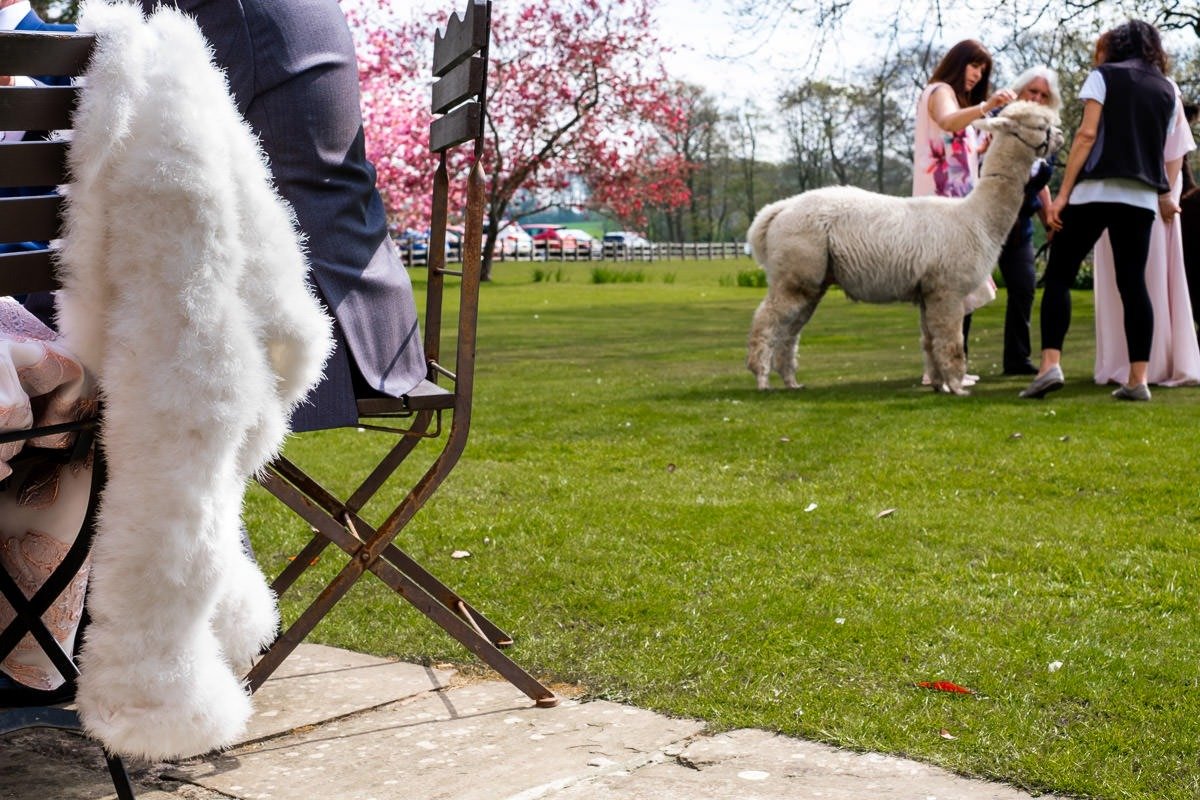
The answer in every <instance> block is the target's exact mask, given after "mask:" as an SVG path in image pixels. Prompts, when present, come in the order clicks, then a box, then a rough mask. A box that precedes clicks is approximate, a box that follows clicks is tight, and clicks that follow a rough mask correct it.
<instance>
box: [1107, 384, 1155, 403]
mask: <svg viewBox="0 0 1200 800" xmlns="http://www.w3.org/2000/svg"><path fill="white" fill-rule="evenodd" d="M1112 396H1113V397H1115V398H1116V399H1118V400H1134V401H1140V402H1146V401H1147V400H1149V399H1150V387H1149V386H1147V385H1146V384H1144V383H1139V384H1138V385H1137V386H1124V385H1122V386H1119V387H1117V390H1116V391H1114V392H1113V393H1112Z"/></svg>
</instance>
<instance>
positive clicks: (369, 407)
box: [358, 381, 455, 417]
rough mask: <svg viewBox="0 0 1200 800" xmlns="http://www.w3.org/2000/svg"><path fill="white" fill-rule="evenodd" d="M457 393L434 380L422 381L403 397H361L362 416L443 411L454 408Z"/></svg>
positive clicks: (360, 411)
mask: <svg viewBox="0 0 1200 800" xmlns="http://www.w3.org/2000/svg"><path fill="white" fill-rule="evenodd" d="M454 400H455V395H454V392H451V391H450V390H449V389H446V388H443V387H441V386H438V385H437V384H436V383H434V382H432V381H421V382H420V383H418V384H417V385H416V386H414V387H413V388H412V389H410V390H409V391H408V392H406V393H405V395H404V396H403V397H360V398H358V415H359V416H360V417H386V416H391V415H395V414H408V413H411V412H413V411H441V410H446V409H451V408H454Z"/></svg>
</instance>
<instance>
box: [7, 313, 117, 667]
mask: <svg viewBox="0 0 1200 800" xmlns="http://www.w3.org/2000/svg"><path fill="white" fill-rule="evenodd" d="M94 408H95V400H94V396H93V394H92V392H91V389H90V387H89V385H88V381H87V379H86V377H85V375H84V371H83V368H82V367H81V366H80V364H79V362H78V361H77V360H76V359H75V358H74V357H73V356H72V355H71V354H70V353H68V352H67V351H66V350H64V349H63V347H62V346H61V345H60V344H59V343H58V336H57V335H56V334H55V333H54V332H53V331H51V330H49V329H48V328H46V326H44V325H43V324H42V323H41V322H39V321H38V320H37V319H36V318H35V317H34V316H33V315H31V314H30V313H29V312H27V311H26V310H25V309H24V307H22V306H21V305H20V304H19V303H17V302H16V301H15V300H13V299H12V298H11V297H0V431H14V430H23V429H27V428H30V427H32V426H33V425H43V424H45V425H52V424H55V423H60V422H68V421H71V420H75V419H79V418H81V417H83V416H87V415H90V414H91V413H92V412H93V410H94ZM73 437H74V434H59V435H56V436H50V437H44V438H40V439H36V440H33V441H31V442H28V443H26V442H20V441H19V442H11V443H9V444H0V479H5V478H7V479H8V482H7V484H6V485H4V487H3V490H0V568H3V569H4V570H5V571H6V572H7V573H8V574H9V575H10V576H11V577H12V578H13V580H14V581H16V583H17V585H18V586H19V587H20V588H21V590H22V591H23V592H24V593H25V595H26V596H27V597H28V596H31V595H32V594H33V593H34V592H35V591H37V589H38V588H39V587H40V586H41V585H42V582H43V581H45V579H46V577H47V576H49V574H50V572H51V571H52V570H53V569H54V567H56V566H57V565H58V564H59V562H60V561H62V559H63V556H65V555H66V553H67V550H68V549H69V548H70V546H71V543H72V542H74V541H75V537H76V536H77V535H78V533H79V529H80V525H81V524H82V522H83V519H84V516H85V514H86V512H87V504H88V497H89V494H90V489H91V482H92V463H91V459H90V458H89V459H88V460H87V461H83V462H72V463H70V464H67V465H65V466H64V465H55V464H47V463H45V462H44V461H43V462H40V466H37V465H31V464H30V463H29V462H24V463H20V462H14V463H13V464H11V465H10V463H9V462H10V460H11V459H12V458H13V457H14V456H15V455H16V454H17V453H18V452H19V451H20V450H21V449H22V448H23V447H25V446H26V445H27V444H33V445H36V446H38V447H43V448H66V447H70V446H71V445H72V444H73V441H74V438H73ZM87 578H88V570H87V567H86V566H85V567H84V569H83V570H81V571H80V572H79V573H77V574H76V575H75V578H74V579H73V580H72V581H71V583H70V585H69V586H68V587H67V589H66V591H64V592H63V593H62V594H61V595H60V596H59V601H58V602H56V603H55V604H54V605H53V606H52V607H51V608H50V610H49V611H48V612H47V613H46V614H45V615H44V616H43V620H44V621H45V622H46V625H47V627H48V628H49V629H50V632H51V633H52V634H53V635H54V637H55V639H57V640H58V641H59V643H61V644H62V645H63V647H64V649H65V650H66V651H67V652H68V653H69V652H71V649H72V647H73V644H74V641H75V633H76V631H77V629H78V628H79V620H80V617H81V615H82V613H83V599H84V591H85V589H86V587H87ZM12 619H13V609H12V606H11V605H9V603H8V601H6V600H5V599H3V596H0V629H2V628H4V627H5V626H6V625H8V623H9V622H11V621H12ZM0 671H3V672H4V673H5V674H6V675H8V676H9V677H10V678H13V679H14V680H16V681H17V682H19V683H22V684H24V685H26V686H30V687H33V688H35V689H54V688H57V687H58V686H60V685H61V684H62V682H63V678H62V676H61V675H59V674H58V671H57V670H56V669H55V668H54V666H53V665H52V664H51V663H50V661H49V659H48V658H47V657H46V656H45V654H44V653H42V651H41V649H40V648H39V647H38V646H37V644H36V643H35V642H34V641H33V638H32V637H31V636H29V635H26V636H25V637H24V638H23V639H22V640H21V641H20V642H19V643H18V644H17V646H16V648H15V649H14V650H13V651H12V653H10V654H9V656H8V657H7V658H6V659H4V661H3V663H0Z"/></svg>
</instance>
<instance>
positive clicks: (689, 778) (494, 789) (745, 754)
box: [0, 645, 1048, 800]
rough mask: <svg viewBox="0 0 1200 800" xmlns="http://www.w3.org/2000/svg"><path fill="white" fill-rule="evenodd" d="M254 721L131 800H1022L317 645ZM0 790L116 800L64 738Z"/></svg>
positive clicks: (903, 767) (94, 766)
mask: <svg viewBox="0 0 1200 800" xmlns="http://www.w3.org/2000/svg"><path fill="white" fill-rule="evenodd" d="M285 700H286V701H287V702H286V703H285ZM255 708H256V715H255V717H254V719H253V720H252V722H251V726H250V730H249V731H248V732H247V735H246V737H245V739H244V741H243V742H242V743H240V744H239V745H237V746H236V747H234V748H232V749H230V750H228V751H226V752H224V753H220V754H215V755H212V756H209V757H206V758H201V759H194V760H189V761H184V762H180V763H178V764H131V765H129V766H130V772H131V774H132V777H133V779H134V782H135V784H137V787H138V798H139V800H229V798H235V799H236V800H314V798H321V799H322V800H326V799H329V800H391V799H392V798H405V800H426V799H428V800H433V799H434V798H455V800H541V799H543V798H544V799H545V800H634V799H635V798H637V799H641V798H653V800H710V799H711V800H717V799H718V798H720V799H721V800H733V799H735V798H736V799H737V800H774V799H775V798H778V799H779V800H783V799H784V798H788V800H793V799H794V798H822V800H893V799H895V800H901V799H903V800H1023V798H1028V797H1031V795H1029V794H1026V793H1024V792H1021V791H1018V790H1016V789H1013V788H1011V787H1008V786H1004V785H1002V784H997V783H990V782H986V781H974V780H968V779H965V778H962V777H960V776H957V775H954V774H951V773H949V772H946V771H945V770H941V769H937V768H934V767H930V766H927V765H925V764H920V763H917V762H915V761H909V760H905V759H900V758H893V757H891V756H883V755H877V754H869V753H868V754H860V753H851V752H846V751H842V750H837V749H834V748H832V747H827V746H825V745H819V744H814V743H811V742H806V741H801V740H798V739H791V738H788V737H785V736H779V735H776V734H772V733H768V732H766V731H759V730H738V731H732V732H727V733H719V734H713V733H711V732H709V731H707V730H706V729H705V725H704V723H702V722H699V721H696V720H690V719H673V718H670V717H666V716H663V715H661V714H656V713H652V712H650V711H645V710H643V709H638V708H632V707H629V706H624V705H619V704H617V703H610V702H605V701H592V702H580V701H578V700H576V699H572V698H569V697H565V698H564V699H563V702H562V704H561V705H560V706H559V707H557V708H553V709H539V708H534V707H533V705H532V703H531V702H530V701H529V699H528V698H527V697H525V695H523V694H521V693H520V692H518V691H517V690H516V689H514V688H513V687H512V686H510V685H509V684H507V683H504V682H502V681H500V680H498V679H497V680H485V681H479V680H467V679H463V678H461V677H460V676H458V675H456V674H455V673H454V672H453V671H451V670H443V669H431V668H427V667H422V666H418V665H414V664H406V663H402V662H390V661H385V660H383V659H378V658H373V657H370V656H364V655H361V654H358V653H352V652H348V651H345V650H338V649H334V648H330V647H322V646H319V645H302V646H301V647H300V648H299V649H298V650H297V651H296V652H295V653H294V654H293V655H292V656H291V657H290V658H289V659H288V660H287V661H286V662H285V663H284V665H283V667H281V668H280V669H279V670H278V671H277V672H276V674H275V676H274V677H272V679H271V680H270V681H268V682H267V683H266V685H264V686H263V688H262V689H261V690H260V691H259V693H258V694H257V695H256V696H255ZM0 776H2V777H0V798H2V800H85V799H86V800H97V799H98V798H105V799H107V798H114V797H116V794H115V792H114V791H113V788H112V784H111V783H110V782H109V779H108V773H107V772H106V771H105V768H104V762H103V759H102V758H101V755H100V750H99V747H98V746H96V745H95V744H94V743H93V742H91V741H89V740H87V739H84V738H82V737H80V736H79V735H76V734H73V733H67V732H61V731H53V730H36V731H22V732H20V733H17V734H11V735H10V736H9V737H7V738H6V739H4V740H3V744H2V745H0ZM1043 797H1048V796H1046V795H1043Z"/></svg>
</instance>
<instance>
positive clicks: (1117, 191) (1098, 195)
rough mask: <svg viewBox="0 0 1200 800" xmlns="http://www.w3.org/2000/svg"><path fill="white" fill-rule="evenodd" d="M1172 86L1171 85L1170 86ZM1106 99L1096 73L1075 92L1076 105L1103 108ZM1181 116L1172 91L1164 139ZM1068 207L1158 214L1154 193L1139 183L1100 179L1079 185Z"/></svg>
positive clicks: (1180, 109)
mask: <svg viewBox="0 0 1200 800" xmlns="http://www.w3.org/2000/svg"><path fill="white" fill-rule="evenodd" d="M1171 85H1172V86H1174V85H1175V84H1174V82H1172V84H1171ZM1107 96H1108V86H1107V85H1106V84H1105V83H1104V75H1102V74H1101V73H1100V71H1099V70H1092V71H1091V72H1090V73H1088V76H1087V80H1085V81H1084V82H1083V88H1082V89H1080V90H1079V99H1080V101H1081V102H1082V101H1087V100H1095V101H1096V102H1097V103H1099V104H1100V105H1104V99H1105V98H1106V97H1107ZM1181 114H1183V105H1182V104H1181V103H1180V101H1179V90H1178V88H1177V89H1176V91H1175V113H1173V114H1172V115H1171V121H1170V122H1169V123H1168V125H1167V135H1170V134H1171V132H1172V131H1174V130H1175V120H1176V119H1178V118H1179V116H1180V115H1181ZM1067 202H1068V203H1069V204H1070V205H1082V204H1083V203H1124V204H1125V205H1127V206H1136V207H1137V208H1145V209H1148V210H1150V211H1153V212H1155V213H1158V191H1157V190H1156V189H1154V188H1153V187H1151V186H1147V185H1146V184H1144V183H1142V182H1141V181H1136V180H1133V179H1132V178H1100V179H1098V180H1086V181H1080V182H1079V183H1077V184H1075V188H1074V189H1072V190H1071V198H1070V200H1068V201H1067Z"/></svg>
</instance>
